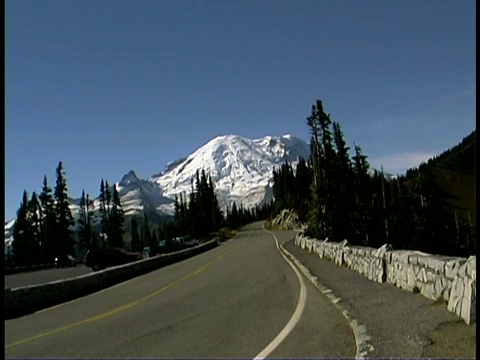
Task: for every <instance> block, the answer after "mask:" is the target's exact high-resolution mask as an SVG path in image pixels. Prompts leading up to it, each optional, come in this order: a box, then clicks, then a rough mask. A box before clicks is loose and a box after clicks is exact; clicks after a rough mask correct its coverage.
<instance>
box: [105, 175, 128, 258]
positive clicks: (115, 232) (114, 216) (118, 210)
mask: <svg viewBox="0 0 480 360" xmlns="http://www.w3.org/2000/svg"><path fill="white" fill-rule="evenodd" d="M110 225H111V226H110V229H109V230H110V231H109V233H108V238H109V243H110V245H111V246H113V247H120V248H123V246H124V244H123V234H125V217H124V212H123V208H122V204H121V202H120V196H119V194H118V190H117V186H116V185H115V184H114V185H113V196H112V210H111V213H110Z"/></svg>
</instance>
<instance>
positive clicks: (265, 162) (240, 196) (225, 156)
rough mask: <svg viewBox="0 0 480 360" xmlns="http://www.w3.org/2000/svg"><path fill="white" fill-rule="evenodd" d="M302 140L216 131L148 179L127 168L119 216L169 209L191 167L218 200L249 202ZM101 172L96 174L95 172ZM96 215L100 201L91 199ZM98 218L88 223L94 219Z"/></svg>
mask: <svg viewBox="0 0 480 360" xmlns="http://www.w3.org/2000/svg"><path fill="white" fill-rule="evenodd" d="M309 152H310V151H309V146H308V144H307V143H306V142H305V141H303V140H301V139H299V138H296V137H294V136H291V135H284V136H265V137H262V138H259V139H247V138H244V137H241V136H238V135H224V136H218V137H216V138H214V139H212V140H210V141H209V142H208V143H207V144H205V145H204V146H202V147H200V148H199V149H197V150H196V151H195V152H194V153H192V154H191V155H189V156H188V157H186V158H181V159H179V160H176V161H172V162H170V163H168V164H167V165H166V166H165V169H164V171H163V172H161V173H159V174H156V175H153V176H152V177H151V178H150V179H147V180H143V179H139V178H138V177H137V175H136V174H135V172H134V171H133V170H132V171H129V172H128V173H127V174H125V175H124V176H123V178H122V179H121V180H120V181H119V182H118V183H116V186H117V190H118V192H119V195H120V201H121V203H122V206H123V210H124V212H125V215H126V216H127V217H128V216H132V215H140V214H142V212H143V211H146V212H147V213H148V214H152V215H154V214H156V215H158V216H162V215H163V216H171V215H173V213H174V206H173V202H174V198H175V195H179V194H181V193H182V192H184V193H186V194H188V193H189V192H190V181H191V180H192V178H193V177H194V176H195V173H196V171H197V169H199V170H201V169H205V171H206V172H209V173H210V175H211V176H212V180H213V182H214V186H215V190H216V193H217V196H218V199H219V203H220V205H221V206H222V207H223V208H224V209H225V207H226V206H227V205H231V204H232V203H233V202H236V203H237V205H240V204H242V205H243V206H245V207H253V206H255V205H258V204H261V203H263V202H265V201H269V200H270V199H272V195H273V193H272V188H271V186H272V185H273V184H272V178H273V170H274V168H275V167H277V166H280V165H281V164H282V163H284V162H285V161H288V162H290V163H292V164H296V163H297V162H298V160H299V158H300V157H302V158H304V159H307V158H308V156H309ZM100 176H101V175H100V174H99V177H100ZM79 204H80V200H79V199H70V209H71V210H72V214H73V216H74V219H75V224H76V225H75V227H74V229H73V230H76V227H77V221H76V220H77V219H78V214H79V208H80V206H79ZM94 207H95V209H96V214H97V215H98V209H99V207H100V200H99V199H98V198H96V199H95V200H94ZM98 219H99V217H98V216H97V220H96V221H95V222H94V225H95V224H98V222H99V220H98ZM14 222H15V220H14V219H13V220H10V221H8V222H6V223H5V243H6V245H7V246H6V250H5V251H7V247H8V245H9V244H10V242H11V240H12V230H13V224H14Z"/></svg>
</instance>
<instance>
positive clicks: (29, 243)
mask: <svg viewBox="0 0 480 360" xmlns="http://www.w3.org/2000/svg"><path fill="white" fill-rule="evenodd" d="M75 205H77V206H78V217H77V220H76V223H75V221H74V218H73V214H72V211H71V208H70V201H69V197H68V187H67V179H66V175H65V170H64V167H63V164H62V162H61V161H60V162H59V164H58V166H57V169H56V183H55V186H54V189H53V191H52V188H51V187H50V186H49V184H48V181H47V176H46V175H45V176H44V180H43V186H42V190H41V192H40V194H37V193H36V192H33V193H32V195H31V197H29V196H28V193H27V191H26V190H25V191H24V192H23V196H22V201H21V203H20V207H19V208H18V210H17V217H16V220H15V224H14V226H13V242H12V252H11V253H12V259H11V260H13V263H14V264H15V265H16V266H29V265H35V264H44V263H52V262H53V260H54V258H55V257H56V256H59V255H60V254H72V255H73V254H74V253H75V244H76V243H77V242H76V241H75V235H77V236H78V246H77V251H81V250H82V249H83V250H89V249H92V248H98V247H106V246H111V247H120V248H123V249H126V250H130V251H138V252H142V251H143V249H144V247H146V246H150V247H155V246H157V245H158V244H159V242H160V241H161V240H166V239H172V238H174V237H177V236H185V235H188V236H191V237H193V238H196V239H204V238H206V237H208V236H211V235H212V234H214V233H215V232H216V231H218V230H219V229H220V228H222V227H228V228H230V229H237V228H239V227H241V226H243V225H245V224H247V223H249V222H252V221H255V220H260V219H264V218H266V217H267V214H270V213H271V207H272V206H273V205H272V204H264V205H262V206H258V207H257V208H253V209H245V208H244V207H243V206H241V205H240V206H237V204H235V203H234V204H233V206H232V207H231V208H227V211H226V213H225V214H223V212H222V211H221V209H220V205H219V202H218V198H217V195H216V193H215V189H214V184H213V181H212V178H211V176H210V174H207V173H206V172H205V170H203V169H202V170H198V171H197V172H196V174H195V176H194V177H193V178H192V182H191V191H190V193H189V194H181V195H180V196H179V197H177V196H176V197H175V201H174V208H175V215H174V219H173V221H163V222H162V223H161V224H155V223H153V222H152V221H151V220H150V219H149V218H148V215H147V212H145V211H144V212H143V214H142V215H143V216H142V215H141V216H132V218H131V220H130V231H129V232H130V242H126V241H125V233H126V230H125V225H126V223H125V214H124V211H123V207H122V204H121V201H120V196H119V193H118V189H117V187H116V185H115V184H113V186H110V185H109V183H108V181H107V180H104V179H102V180H101V182H100V194H99V196H98V198H97V201H96V202H95V201H94V199H92V198H91V197H90V195H89V194H86V193H85V191H84V190H82V194H81V197H80V200H79V202H78V204H75ZM75 225H76V231H75V232H74V231H73V228H74V226H75Z"/></svg>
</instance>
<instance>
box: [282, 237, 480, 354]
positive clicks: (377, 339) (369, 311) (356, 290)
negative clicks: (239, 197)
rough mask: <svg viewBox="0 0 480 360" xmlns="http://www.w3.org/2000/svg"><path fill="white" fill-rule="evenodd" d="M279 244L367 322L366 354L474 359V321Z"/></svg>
mask: <svg viewBox="0 0 480 360" xmlns="http://www.w3.org/2000/svg"><path fill="white" fill-rule="evenodd" d="M284 247H285V249H286V250H288V251H289V252H290V253H291V254H292V255H293V256H294V257H295V258H297V260H298V261H300V263H302V264H303V265H304V266H305V267H306V268H307V269H308V270H309V271H310V273H311V274H312V275H313V276H315V277H317V278H318V281H319V282H320V283H322V284H323V285H324V286H326V287H328V288H329V289H331V290H332V291H333V292H334V293H335V295H336V296H338V297H340V298H341V299H342V302H343V303H344V305H345V306H346V308H348V310H349V312H350V313H351V314H352V315H354V317H355V318H357V319H358V321H359V322H360V323H362V324H364V325H365V326H366V329H367V333H368V335H370V336H371V340H370V343H371V344H372V345H373V347H374V349H373V351H372V352H370V353H369V354H368V357H376V358H380V357H383V358H384V357H389V358H393V357H396V358H418V357H444V358H445V357H446V358H475V351H476V341H475V340H476V326H475V324H473V325H467V324H465V323H464V322H463V321H462V320H461V319H459V318H458V317H457V316H455V315H454V314H452V313H450V312H449V311H448V310H447V308H446V304H444V303H439V302H435V301H432V300H429V299H427V298H425V297H423V296H421V295H419V294H413V293H410V292H408V291H405V290H402V289H399V288H397V287H395V286H394V285H392V284H380V283H377V282H374V281H371V280H368V279H367V278H366V277H364V276H362V275H360V274H358V273H356V272H355V271H353V270H350V269H348V268H346V267H341V266H336V265H335V264H334V263H332V262H330V261H328V260H325V259H321V258H319V257H318V256H317V255H315V254H311V253H309V252H308V251H306V250H302V249H300V248H299V247H297V246H295V244H294V242H293V241H292V240H290V241H288V242H286V243H285V244H284Z"/></svg>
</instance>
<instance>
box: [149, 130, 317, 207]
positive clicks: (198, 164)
mask: <svg viewBox="0 0 480 360" xmlns="http://www.w3.org/2000/svg"><path fill="white" fill-rule="evenodd" d="M308 156H309V146H308V144H307V143H306V142H305V141H303V140H301V139H298V138H295V137H293V136H291V135H284V136H280V137H278V136H265V137H262V138H260V139H247V138H244V137H241V136H238V135H224V136H218V137H216V138H214V139H212V140H211V141H209V142H208V143H207V144H205V145H204V146H202V147H200V148H199V149H198V150H196V151H195V152H194V153H193V154H191V155H190V156H188V157H187V158H185V159H182V160H180V161H176V162H175V163H171V164H169V165H168V166H167V167H166V169H165V170H164V172H163V173H161V174H159V175H154V176H152V178H151V179H150V181H152V182H154V183H155V184H157V185H158V186H159V187H160V188H161V189H162V190H163V194H164V195H165V196H166V197H169V198H172V199H173V198H174V197H175V195H179V194H180V193H182V192H185V193H187V194H188V193H189V192H190V186H191V185H190V181H191V179H192V178H193V177H194V176H195V172H196V171H197V169H205V171H206V172H208V173H210V175H211V176H212V180H213V183H214V185H215V189H216V192H217V196H218V198H219V203H220V205H221V206H222V207H224V208H225V207H226V206H227V205H229V204H232V203H233V202H234V201H235V202H236V203H237V205H239V204H243V205H244V206H245V207H252V206H255V205H257V204H261V203H262V202H264V201H268V200H270V199H271V198H272V192H271V186H272V178H273V169H274V168H275V167H277V166H280V165H281V164H282V163H284V162H285V161H288V162H291V163H292V164H296V163H297V162H298V160H299V158H300V157H302V158H304V159H308ZM172 165H173V166H172Z"/></svg>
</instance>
